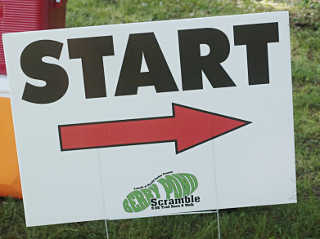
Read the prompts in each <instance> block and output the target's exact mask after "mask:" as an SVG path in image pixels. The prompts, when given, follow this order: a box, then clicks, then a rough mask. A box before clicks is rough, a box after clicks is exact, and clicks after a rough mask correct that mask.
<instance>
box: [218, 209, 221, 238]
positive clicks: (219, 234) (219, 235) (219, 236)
mask: <svg viewBox="0 0 320 239" xmlns="http://www.w3.org/2000/svg"><path fill="white" fill-rule="evenodd" d="M217 228H218V239H221V233H220V216H219V209H217Z"/></svg>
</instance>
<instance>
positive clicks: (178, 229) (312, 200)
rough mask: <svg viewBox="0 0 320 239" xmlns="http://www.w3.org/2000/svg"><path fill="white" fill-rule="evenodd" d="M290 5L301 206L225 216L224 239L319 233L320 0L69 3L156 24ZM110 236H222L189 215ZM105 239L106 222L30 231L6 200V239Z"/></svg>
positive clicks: (91, 17)
mask: <svg viewBox="0 0 320 239" xmlns="http://www.w3.org/2000/svg"><path fill="white" fill-rule="evenodd" d="M279 9H281V10H283V9H288V10H289V11H290V14H291V23H292V24H291V39H292V72H293V85H294V92H293V93H294V110H295V113H294V119H295V137H296V138H295V140H296V167H297V190H298V203H297V204H291V205H281V206H270V207H255V208H241V209H235V210H231V211H228V210H227V211H223V212H222V213H221V231H222V238H232V239H237V238H241V239H242V238H243V239H251V238H252V239H278V238H281V239H285V238H288V239H289V238H290V239H311V238H313V239H317V238H320V147H319V145H320V124H319V123H320V54H319V53H320V27H319V25H320V23H319V22H320V19H319V18H320V3H318V5H317V1H315V0H303V1H298V0H297V1H295V0H291V1H266V0H265V1H260V2H253V1H251V0H224V1H223V0H219V1H211V0H161V1H160V0H69V5H68V14H67V25H68V27H74V26H88V25H99V24H110V23H124V22H137V21H153V20H161V19H176V18H190V17H204V16H216V15H225V14H239V13H248V12H261V11H270V10H279ZM108 223H109V232H110V237H111V239H113V238H117V239H118V238H119V239H120V238H123V239H128V238H132V239H143V238H145V239H151V238H152V239H168V238H175V239H178V238H181V239H182V238H183V239H188V238H190V239H191V238H197V239H206V238H215V237H216V234H217V228H216V223H217V221H216V216H215V215H214V214H206V215H188V216H178V217H177V216H171V217H159V218H149V219H137V220H122V221H111V222H108ZM20 238H21V239H22V238H28V239H38V238H40V239H42V238H49V239H51V238H59V239H60V238H61V239H67V238H68V239H73V238H77V239H79V238H80V239H81V238H86V239H90V238H92V239H93V238H105V228H104V222H103V221H97V222H87V223H75V224H66V225H57V226H45V227H35V228H28V229H26V228H25V224H24V213H23V205H22V202H21V201H19V200H14V199H1V200H0V239H20Z"/></svg>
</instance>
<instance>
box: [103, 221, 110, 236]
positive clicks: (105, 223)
mask: <svg viewBox="0 0 320 239" xmlns="http://www.w3.org/2000/svg"><path fill="white" fill-rule="evenodd" d="M104 225H105V228H106V238H107V239H109V230H108V223H107V220H104Z"/></svg>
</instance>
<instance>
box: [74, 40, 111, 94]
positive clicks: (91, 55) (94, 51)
mask: <svg viewBox="0 0 320 239" xmlns="http://www.w3.org/2000/svg"><path fill="white" fill-rule="evenodd" d="M68 47H69V56H70V59H78V58H81V60H82V68H83V80H84V88H85V95H86V98H87V99H90V98H99V97H106V96H107V93H106V82H105V76H104V69H103V59H102V57H103V56H112V55H114V47H113V39H112V36H104V37H91V38H77V39H68Z"/></svg>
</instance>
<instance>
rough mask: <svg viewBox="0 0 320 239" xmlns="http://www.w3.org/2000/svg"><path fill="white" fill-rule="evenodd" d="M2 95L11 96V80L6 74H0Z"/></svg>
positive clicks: (0, 94) (0, 91)
mask: <svg viewBox="0 0 320 239" xmlns="http://www.w3.org/2000/svg"><path fill="white" fill-rule="evenodd" d="M0 97H8V98H9V97H10V88H9V82H8V79H7V76H6V75H0Z"/></svg>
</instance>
